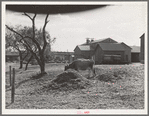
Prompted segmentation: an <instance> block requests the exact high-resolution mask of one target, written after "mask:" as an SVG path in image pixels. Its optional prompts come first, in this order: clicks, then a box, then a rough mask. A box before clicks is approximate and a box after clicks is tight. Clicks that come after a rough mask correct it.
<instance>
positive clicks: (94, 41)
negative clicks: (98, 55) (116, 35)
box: [81, 38, 116, 45]
mask: <svg viewBox="0 0 149 116" xmlns="http://www.w3.org/2000/svg"><path fill="white" fill-rule="evenodd" d="M106 39H111V38H103V39H98V40H93V41H92V42H91V41H90V43H89V44H92V43H99V42H102V41H104V40H106ZM112 40H113V39H112ZM113 41H115V40H113ZM115 42H116V41H115ZM81 45H87V43H83V44H81Z"/></svg>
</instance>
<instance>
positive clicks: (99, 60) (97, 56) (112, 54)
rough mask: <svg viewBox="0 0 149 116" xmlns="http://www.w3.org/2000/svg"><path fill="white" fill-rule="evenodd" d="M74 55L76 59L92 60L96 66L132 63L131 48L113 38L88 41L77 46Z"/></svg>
mask: <svg viewBox="0 0 149 116" xmlns="http://www.w3.org/2000/svg"><path fill="white" fill-rule="evenodd" d="M74 55H75V59H78V58H92V59H93V60H94V61H95V64H103V63H130V62H131V48H130V47H129V46H128V45H126V44H125V43H123V42H122V43H118V42H117V41H115V40H113V39H111V38H105V39H99V40H93V39H91V40H89V39H87V40H86V43H84V44H82V45H79V46H76V48H75V49H74Z"/></svg>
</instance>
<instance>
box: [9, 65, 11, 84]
mask: <svg viewBox="0 0 149 116" xmlns="http://www.w3.org/2000/svg"><path fill="white" fill-rule="evenodd" d="M9 76H10V79H9V81H10V86H11V66H9Z"/></svg>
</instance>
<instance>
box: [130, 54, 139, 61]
mask: <svg viewBox="0 0 149 116" xmlns="http://www.w3.org/2000/svg"><path fill="white" fill-rule="evenodd" d="M131 62H140V53H131Z"/></svg>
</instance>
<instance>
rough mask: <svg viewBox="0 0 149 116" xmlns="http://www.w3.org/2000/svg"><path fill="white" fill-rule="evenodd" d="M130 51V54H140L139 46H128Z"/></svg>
mask: <svg viewBox="0 0 149 116" xmlns="http://www.w3.org/2000/svg"><path fill="white" fill-rule="evenodd" d="M130 47H131V48H132V49H131V52H133V53H139V52H140V46H130Z"/></svg>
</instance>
